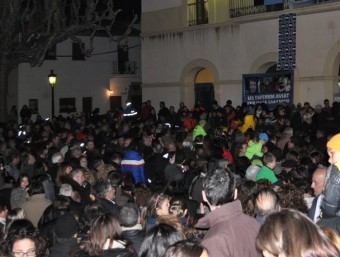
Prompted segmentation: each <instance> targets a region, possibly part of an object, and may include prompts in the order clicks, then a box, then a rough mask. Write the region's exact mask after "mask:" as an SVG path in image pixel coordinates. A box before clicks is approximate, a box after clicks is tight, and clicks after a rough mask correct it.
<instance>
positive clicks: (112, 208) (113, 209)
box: [96, 197, 120, 219]
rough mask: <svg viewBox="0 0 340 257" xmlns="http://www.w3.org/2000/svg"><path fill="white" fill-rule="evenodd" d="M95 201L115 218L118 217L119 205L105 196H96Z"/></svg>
mask: <svg viewBox="0 0 340 257" xmlns="http://www.w3.org/2000/svg"><path fill="white" fill-rule="evenodd" d="M96 200H97V202H98V203H99V204H100V205H101V206H102V207H103V208H104V209H105V210H106V211H107V212H109V213H110V214H112V215H113V216H114V217H115V218H117V219H119V212H120V207H119V206H118V204H115V203H113V202H111V201H109V200H107V199H105V198H101V197H97V199H96Z"/></svg>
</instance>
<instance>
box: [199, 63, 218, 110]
mask: <svg viewBox="0 0 340 257" xmlns="http://www.w3.org/2000/svg"><path fill="white" fill-rule="evenodd" d="M214 100H215V90H214V84H213V75H212V73H211V72H210V71H209V69H206V68H204V69H201V70H200V71H198V72H197V74H196V77H195V102H199V103H200V105H201V106H203V107H204V108H208V109H209V108H210V107H211V106H212V102H213V101H214Z"/></svg>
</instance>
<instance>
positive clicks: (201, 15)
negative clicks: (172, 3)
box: [188, 0, 209, 26]
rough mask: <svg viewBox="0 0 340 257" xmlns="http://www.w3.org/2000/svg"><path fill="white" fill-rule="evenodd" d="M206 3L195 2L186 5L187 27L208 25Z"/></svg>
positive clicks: (200, 0)
mask: <svg viewBox="0 0 340 257" xmlns="http://www.w3.org/2000/svg"><path fill="white" fill-rule="evenodd" d="M208 21H209V20H208V1H207V0H197V1H196V3H192V4H188V24H189V26H194V25H200V24H207V23H208Z"/></svg>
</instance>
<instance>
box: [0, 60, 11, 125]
mask: <svg viewBox="0 0 340 257" xmlns="http://www.w3.org/2000/svg"><path fill="white" fill-rule="evenodd" d="M8 73H9V68H8V62H7V57H6V54H0V122H1V123H2V122H7V116H8V111H7V93H8Z"/></svg>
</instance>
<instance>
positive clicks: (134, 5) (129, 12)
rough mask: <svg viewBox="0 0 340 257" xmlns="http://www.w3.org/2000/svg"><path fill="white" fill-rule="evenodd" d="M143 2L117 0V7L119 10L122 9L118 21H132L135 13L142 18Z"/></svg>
mask: <svg viewBox="0 0 340 257" xmlns="http://www.w3.org/2000/svg"><path fill="white" fill-rule="evenodd" d="M141 1H142V0H116V1H115V6H116V8H117V9H122V12H121V13H120V14H119V15H118V17H117V19H122V20H131V18H132V17H133V16H134V14H135V13H137V14H138V16H139V17H140V14H141Z"/></svg>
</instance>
